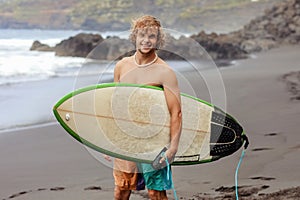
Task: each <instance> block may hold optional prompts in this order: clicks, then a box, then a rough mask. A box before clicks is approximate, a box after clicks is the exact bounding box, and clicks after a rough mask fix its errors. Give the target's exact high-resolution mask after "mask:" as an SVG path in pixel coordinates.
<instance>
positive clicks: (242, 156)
mask: <svg viewBox="0 0 300 200" xmlns="http://www.w3.org/2000/svg"><path fill="white" fill-rule="evenodd" d="M244 156H245V149H243V151H242V154H241V157H240V160H239V162H238V165H237V167H236V170H235V197H236V200H239V193H238V172H239V168H240V166H241V163H242V160H243V158H244Z"/></svg>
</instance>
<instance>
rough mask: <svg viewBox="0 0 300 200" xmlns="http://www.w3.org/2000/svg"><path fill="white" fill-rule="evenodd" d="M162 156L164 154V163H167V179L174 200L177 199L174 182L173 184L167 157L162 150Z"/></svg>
mask: <svg viewBox="0 0 300 200" xmlns="http://www.w3.org/2000/svg"><path fill="white" fill-rule="evenodd" d="M163 156H164V158H165V161H166V164H167V180H168V181H170V182H171V188H172V190H173V194H174V198H175V200H178V197H177V194H176V190H175V187H174V184H173V179H172V174H171V167H170V166H171V165H170V163H169V161H168V158H167V156H166V154H165V152H163Z"/></svg>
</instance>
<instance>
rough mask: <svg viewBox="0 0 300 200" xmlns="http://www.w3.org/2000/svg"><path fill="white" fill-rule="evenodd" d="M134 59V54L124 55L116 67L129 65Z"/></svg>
mask: <svg viewBox="0 0 300 200" xmlns="http://www.w3.org/2000/svg"><path fill="white" fill-rule="evenodd" d="M131 60H132V56H130V57H124V58H122V59H121V60H119V61H118V62H117V63H116V67H118V66H124V65H125V66H126V65H128V63H129V62H130V61H131Z"/></svg>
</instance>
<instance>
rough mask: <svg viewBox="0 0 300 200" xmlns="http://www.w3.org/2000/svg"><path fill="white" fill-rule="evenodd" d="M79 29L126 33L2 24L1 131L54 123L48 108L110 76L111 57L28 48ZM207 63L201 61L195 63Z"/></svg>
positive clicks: (178, 66)
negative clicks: (98, 58)
mask: <svg viewBox="0 0 300 200" xmlns="http://www.w3.org/2000/svg"><path fill="white" fill-rule="evenodd" d="M81 32H85V33H98V34H101V35H102V37H103V38H106V37H107V36H119V37H123V38H126V37H128V33H126V32H121V33H119V32H105V33H100V32H95V31H81V30H78V31H66V30H61V31H60V30H15V29H0V110H1V115H0V131H1V130H2V131H3V130H7V129H15V128H20V127H27V126H31V125H36V124H43V123H50V122H55V119H54V116H53V114H52V107H53V105H54V104H55V103H56V102H57V101H58V100H59V99H60V98H61V97H62V96H64V95H65V94H67V93H70V92H72V91H73V90H74V89H77V88H80V87H83V86H86V85H91V84H97V83H101V82H111V81H112V80H113V69H114V64H115V63H114V62H111V61H105V60H102V61H96V60H89V59H86V58H79V57H58V56H55V54H54V52H38V51H30V50H29V49H30V47H31V45H32V43H33V42H34V41H35V40H39V41H40V42H42V43H44V44H48V45H50V46H54V45H55V44H57V43H59V42H61V41H62V40H64V39H67V38H69V37H70V36H74V35H76V34H78V33H81ZM168 63H169V64H170V66H172V67H173V68H174V70H175V71H176V72H179V73H181V74H180V76H182V73H184V71H186V70H187V69H189V68H190V69H192V70H195V66H194V65H193V64H191V63H189V62H182V61H168ZM207 66H208V65H207V64H203V63H202V64H199V65H198V68H199V69H202V68H203V69H204V68H207ZM182 77H183V76H182ZM183 79H184V77H183Z"/></svg>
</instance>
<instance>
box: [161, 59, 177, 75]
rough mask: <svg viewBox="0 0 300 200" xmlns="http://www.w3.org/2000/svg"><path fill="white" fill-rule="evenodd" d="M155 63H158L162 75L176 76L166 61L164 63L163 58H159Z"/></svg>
mask: <svg viewBox="0 0 300 200" xmlns="http://www.w3.org/2000/svg"><path fill="white" fill-rule="evenodd" d="M157 63H158V64H159V68H160V70H161V73H162V74H163V75H169V76H176V75H175V72H174V70H173V69H172V67H171V66H170V65H168V63H166V62H165V61H164V60H162V59H161V58H159V59H158V62H157Z"/></svg>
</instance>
